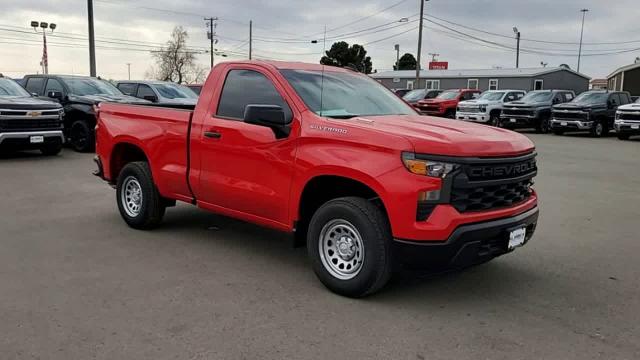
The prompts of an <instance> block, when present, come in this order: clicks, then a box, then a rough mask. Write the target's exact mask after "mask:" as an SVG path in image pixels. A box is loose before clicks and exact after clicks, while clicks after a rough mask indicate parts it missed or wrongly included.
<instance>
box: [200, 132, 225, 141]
mask: <svg viewBox="0 0 640 360" xmlns="http://www.w3.org/2000/svg"><path fill="white" fill-rule="evenodd" d="M204 137H208V138H211V139H220V138H221V137H222V134H220V133H219V132H217V131H205V132H204Z"/></svg>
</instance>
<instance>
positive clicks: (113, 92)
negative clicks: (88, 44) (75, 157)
mask: <svg viewBox="0 0 640 360" xmlns="http://www.w3.org/2000/svg"><path fill="white" fill-rule="evenodd" d="M22 84H23V86H24V88H25V89H27V91H28V92H30V93H31V94H33V95H34V96H39V97H42V98H46V99H49V100H54V101H57V102H59V103H60V104H61V105H62V107H63V108H64V135H65V139H66V140H67V141H68V142H69V144H70V145H71V148H73V149H74V150H75V151H78V152H91V151H93V150H94V145H95V134H94V128H95V126H96V117H95V113H94V105H97V104H99V103H100V102H101V101H110V102H124V103H137V104H142V103H149V102H148V101H146V100H141V99H138V98H135V97H132V96H126V95H124V94H123V93H122V92H120V90H118V89H117V88H116V87H115V86H113V85H112V84H111V83H109V82H108V81H105V80H102V79H100V78H91V77H87V76H67V75H42V74H40V75H27V76H25V77H24V79H23V80H22Z"/></svg>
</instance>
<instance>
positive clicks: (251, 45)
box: [249, 20, 253, 60]
mask: <svg viewBox="0 0 640 360" xmlns="http://www.w3.org/2000/svg"><path fill="white" fill-rule="evenodd" d="M252 51H253V20H249V60H251V55H252V54H251V53H252Z"/></svg>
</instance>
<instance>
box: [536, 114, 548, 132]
mask: <svg viewBox="0 0 640 360" xmlns="http://www.w3.org/2000/svg"><path fill="white" fill-rule="evenodd" d="M550 128H551V124H550V122H549V118H548V117H543V118H542V119H540V123H538V126H537V127H536V132H538V133H540V134H546V133H548V132H549V129H550Z"/></svg>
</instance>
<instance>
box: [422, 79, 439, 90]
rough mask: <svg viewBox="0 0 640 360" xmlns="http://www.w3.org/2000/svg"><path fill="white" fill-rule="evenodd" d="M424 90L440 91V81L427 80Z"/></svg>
mask: <svg viewBox="0 0 640 360" xmlns="http://www.w3.org/2000/svg"><path fill="white" fill-rule="evenodd" d="M425 89H427V90H440V80H427V82H426V86H425Z"/></svg>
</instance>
